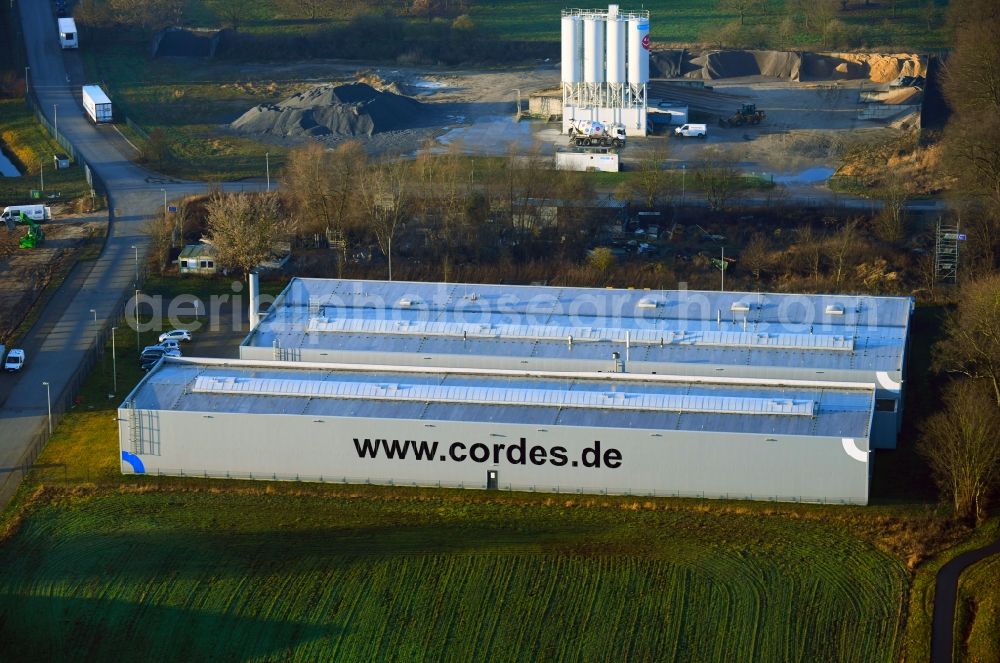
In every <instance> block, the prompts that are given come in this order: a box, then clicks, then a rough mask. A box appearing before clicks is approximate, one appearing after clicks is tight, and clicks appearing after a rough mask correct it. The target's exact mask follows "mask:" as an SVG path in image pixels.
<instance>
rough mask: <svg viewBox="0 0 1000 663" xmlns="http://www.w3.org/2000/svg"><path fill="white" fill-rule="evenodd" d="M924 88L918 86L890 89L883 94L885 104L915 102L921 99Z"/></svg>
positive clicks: (882, 100)
mask: <svg viewBox="0 0 1000 663" xmlns="http://www.w3.org/2000/svg"><path fill="white" fill-rule="evenodd" d="M921 94H923V90H921V89H920V88H918V87H900V88H895V89H893V90H890V91H889V92H887V93H886V94H884V95H882V97H881V99H880V100H881V102H882V103H883V104H915V103H918V102H919V101H920V96H919V95H921Z"/></svg>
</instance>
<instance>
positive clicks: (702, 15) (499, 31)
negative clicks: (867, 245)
mask: <svg viewBox="0 0 1000 663" xmlns="http://www.w3.org/2000/svg"><path fill="white" fill-rule="evenodd" d="M933 1H934V3H935V6H936V8H937V12H936V15H935V16H934V17H932V21H931V27H930V28H928V26H927V19H926V15H925V11H926V10H925V6H926V5H925V3H924V2H918V1H917V0H908V1H901V2H898V5H897V7H896V12H895V17H893V12H892V5H891V3H889V2H873V3H871V4H869V5H867V6H866V4H865V3H864V2H862V1H861V0H853V1H852V2H849V3H848V9H847V10H846V11H837V12H835V13H834V17H835V18H837V19H839V20H841V21H843V22H844V23H846V24H847V25H848V26H849V27H851V28H853V29H855V30H857V31H859V36H860V39H861V43H859V44H858V45H860V46H867V47H897V48H906V49H917V50H925V49H938V48H942V47H944V46H945V45H946V43H947V35H946V34H945V30H944V27H943V20H942V13H943V11H944V9H945V8H946V6H947V1H946V0H933ZM405 4H409V3H404V5H402V6H405ZM469 4H470V9H469V14H470V16H471V17H472V18H473V20H474V21H475V23H476V25H477V26H478V27H479V28H480V30H482V31H483V32H485V33H486V34H488V35H490V36H492V37H495V38H499V39H512V40H522V39H523V40H547V41H558V40H559V13H558V12H559V10H560V9H562V8H563V6H564V5H553V4H551V3H543V2H539V0H502V1H501V0H478V1H477V0H473V1H472V2H470V3H469ZM395 6H396V7H399V6H401V5H398V4H397V5H395ZM565 6H569V5H565ZM586 6H590V5H586ZM597 6H601V5H597ZM790 7H791V3H789V2H787V1H786V0H771V2H769V3H768V12H767V14H764V15H748V17H747V19H746V23H747V25H748V26H755V25H761V26H764V28H765V30H766V31H767V32H768V33H769V35H770V37H772V38H773V37H775V36H776V34H775V32H776V30H775V29H776V28H777V26H778V25H779V24H780V23H781V21H782V19H783V18H784V17H785V16H786V15H787V14H788V13H789V11H790ZM640 8H641V9H647V10H649V12H650V16H651V20H650V32H651V37H652V39H653V40H654V41H657V42H661V43H667V44H696V43H700V42H703V41H705V38H706V35H710V34H711V32H712V31H713V30H715V29H717V28H719V27H721V26H722V25H725V24H727V23H732V22H734V21H738V20H739V16H738V15H737V14H736V13H735V12H732V11H728V10H726V9H723V8H720V7H719V6H718V4H717V3H716V2H712V1H709V2H705V1H703V0H670V1H667V0H645V1H644V2H641V3H635V4H623V5H622V9H624V10H633V9H640ZM838 8H839V6H838ZM368 9H369V11H372V12H375V13H378V12H379V11H380V10H379V9H378V8H377V7H373V6H370V5H369V6H368ZM354 11H355V8H354V7H352V6H351V5H350V4H349V3H345V4H344V5H341V6H340V7H339V8H335V9H334V10H333V11H332V12H330V13H329V14H328V15H326V16H323V17H321V18H319V19H318V20H315V21H313V20H309V19H308V15H307V10H306V9H305V8H304V7H303V8H300V9H299V10H298V11H295V10H294V9H291V8H289V7H287V6H281V5H276V4H275V3H269V2H265V1H263V0H249V1H248V2H246V3H243V6H242V12H241V15H242V16H241V19H240V21H241V22H240V29H241V30H245V31H248V32H256V33H295V32H297V31H302V30H308V29H314V28H317V27H322V26H327V25H337V24H342V23H343V22H344V21H346V20H347V19H348V18H349V17H350V15H351V14H352V12H354ZM225 16H226V11H225V9H224V3H222V2H218V1H217V0H202V1H201V2H190V3H188V6H187V9H186V13H185V17H186V18H187V20H189V21H191V22H192V23H193V24H195V25H199V26H203V27H218V26H219V25H220V24H223V23H224V22H225V21H226V18H225ZM820 40H821V35H820V32H819V30H818V29H814V30H813V31H808V30H806V28H805V25H804V23H803V21H802V20H801V18H799V19H797V25H796V29H795V31H794V33H793V34H792V35H790V36H789V39H788V43H786V44H783V45H782V46H784V47H788V48H794V47H802V46H806V45H815V44H819V43H820ZM772 45H773V46H778V44H777V43H775V44H772Z"/></svg>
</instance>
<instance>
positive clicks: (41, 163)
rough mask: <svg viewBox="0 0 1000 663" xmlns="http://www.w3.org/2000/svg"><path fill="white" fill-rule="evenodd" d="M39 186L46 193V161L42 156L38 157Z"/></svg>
mask: <svg viewBox="0 0 1000 663" xmlns="http://www.w3.org/2000/svg"><path fill="white" fill-rule="evenodd" d="M38 188H39V190H40V191H41V192H42V193H45V162H44V161H42V158H41V157H39V158H38Z"/></svg>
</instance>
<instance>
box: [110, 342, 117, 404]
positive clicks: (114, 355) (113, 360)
mask: <svg viewBox="0 0 1000 663" xmlns="http://www.w3.org/2000/svg"><path fill="white" fill-rule="evenodd" d="M116 329H118V327H112V328H111V375H112V381H113V384H114V393H116V394H117V393H118V354H117V352H115V330H116Z"/></svg>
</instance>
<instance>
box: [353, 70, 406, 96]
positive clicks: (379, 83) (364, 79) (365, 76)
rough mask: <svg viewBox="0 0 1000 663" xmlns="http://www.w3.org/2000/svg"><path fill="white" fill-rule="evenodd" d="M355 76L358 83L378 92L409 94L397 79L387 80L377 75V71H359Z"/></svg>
mask: <svg viewBox="0 0 1000 663" xmlns="http://www.w3.org/2000/svg"><path fill="white" fill-rule="evenodd" d="M356 78H357V81H358V82H359V83H364V84H365V85H370V86H372V87H373V88H374V89H376V90H378V91H379V92H392V93H393V94H399V95H403V96H408V95H409V92H408V91H407V90H406V89H405V88H404V87H403V86H402V85H400V83H399V82H398V81H387V80H386V79H384V78H382V77H381V76H379V75H378V73H377V72H375V71H372V70H370V69H369V70H368V71H363V72H360V73H359V74H358V75H357V76H356Z"/></svg>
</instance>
